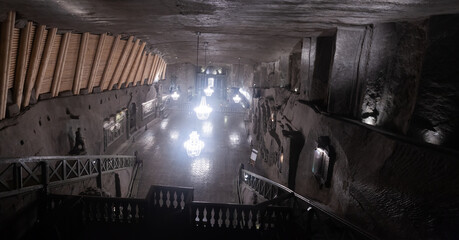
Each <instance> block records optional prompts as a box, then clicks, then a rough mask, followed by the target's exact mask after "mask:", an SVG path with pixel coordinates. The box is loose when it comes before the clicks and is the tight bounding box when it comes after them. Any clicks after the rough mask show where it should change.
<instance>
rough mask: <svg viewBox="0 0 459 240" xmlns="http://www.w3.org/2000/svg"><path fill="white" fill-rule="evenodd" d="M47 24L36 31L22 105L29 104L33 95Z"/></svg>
mask: <svg viewBox="0 0 459 240" xmlns="http://www.w3.org/2000/svg"><path fill="white" fill-rule="evenodd" d="M45 30H46V26H45V25H40V26H39V27H38V28H37V30H36V31H35V37H34V40H33V46H32V53H31V54H30V63H29V68H28V69H27V75H26V79H25V85H24V99H23V101H22V107H27V106H29V103H30V96H31V95H32V89H33V85H34V84H35V80H36V78H37V73H38V68H39V67H40V64H39V63H40V53H41V51H42V44H41V43H42V42H43V39H44V38H45Z"/></svg>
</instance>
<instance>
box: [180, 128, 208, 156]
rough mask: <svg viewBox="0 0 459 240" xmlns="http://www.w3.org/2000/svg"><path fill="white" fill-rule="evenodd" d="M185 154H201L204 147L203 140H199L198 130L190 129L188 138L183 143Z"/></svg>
mask: <svg viewBox="0 0 459 240" xmlns="http://www.w3.org/2000/svg"><path fill="white" fill-rule="evenodd" d="M184 146H185V149H186V154H187V155H188V156H189V157H197V156H199V155H200V154H201V150H202V149H203V148H204V142H203V141H201V140H199V135H198V132H196V131H192V132H191V134H190V139H188V140H187V141H186V142H185V143H184Z"/></svg>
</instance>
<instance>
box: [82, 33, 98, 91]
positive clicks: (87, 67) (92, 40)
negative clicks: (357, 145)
mask: <svg viewBox="0 0 459 240" xmlns="http://www.w3.org/2000/svg"><path fill="white" fill-rule="evenodd" d="M99 39H100V35H98V34H89V39H88V48H87V49H86V58H85V60H84V62H83V75H82V77H81V84H80V89H86V90H88V87H89V77H90V76H91V71H92V66H93V65H94V58H95V56H96V51H97V45H99Z"/></svg>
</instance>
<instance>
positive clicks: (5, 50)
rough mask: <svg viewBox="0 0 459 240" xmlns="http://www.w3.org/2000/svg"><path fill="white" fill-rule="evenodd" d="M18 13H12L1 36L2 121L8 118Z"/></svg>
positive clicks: (0, 90)
mask: <svg viewBox="0 0 459 240" xmlns="http://www.w3.org/2000/svg"><path fill="white" fill-rule="evenodd" d="M15 18H16V13H15V12H13V11H10V12H9V13H8V17H7V18H6V20H5V21H4V22H3V23H2V29H1V34H0V119H4V118H5V116H6V107H7V106H6V104H7V101H8V73H9V72H10V63H9V60H10V57H11V56H10V55H11V41H12V38H13V32H14V22H15Z"/></svg>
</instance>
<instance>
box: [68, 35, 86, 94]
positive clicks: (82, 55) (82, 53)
mask: <svg viewBox="0 0 459 240" xmlns="http://www.w3.org/2000/svg"><path fill="white" fill-rule="evenodd" d="M88 40H89V33H88V32H85V33H83V34H82V35H81V41H80V49H79V51H78V60H77V65H76V69H75V78H74V79H73V88H72V89H73V94H74V95H78V94H80V88H81V78H82V77H83V68H84V61H85V59H86V50H87V48H88V42H89V41H88Z"/></svg>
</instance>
